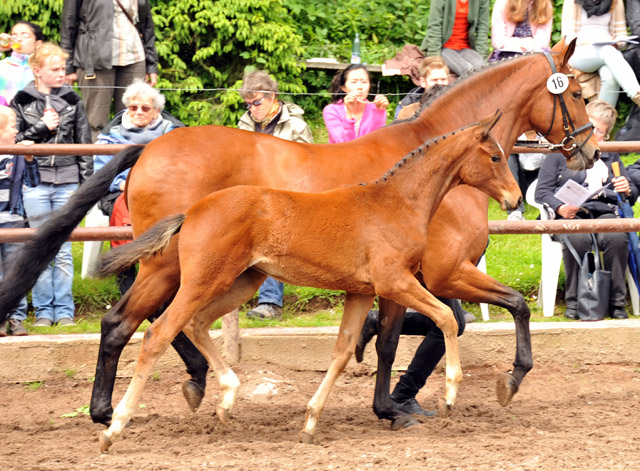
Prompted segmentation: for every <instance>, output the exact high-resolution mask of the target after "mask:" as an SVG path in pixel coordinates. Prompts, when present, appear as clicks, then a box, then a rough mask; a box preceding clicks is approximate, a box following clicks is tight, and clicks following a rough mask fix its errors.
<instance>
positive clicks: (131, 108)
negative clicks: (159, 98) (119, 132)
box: [129, 105, 153, 113]
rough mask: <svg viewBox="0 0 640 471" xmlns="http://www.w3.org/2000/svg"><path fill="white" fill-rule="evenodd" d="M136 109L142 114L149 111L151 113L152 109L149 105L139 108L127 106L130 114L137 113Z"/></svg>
mask: <svg viewBox="0 0 640 471" xmlns="http://www.w3.org/2000/svg"><path fill="white" fill-rule="evenodd" d="M138 108H140V110H141V111H142V112H143V113H148V112H149V111H151V110H152V109H153V107H152V106H149V105H141V106H138V105H129V111H131V112H132V113H135V112H136V111H138Z"/></svg>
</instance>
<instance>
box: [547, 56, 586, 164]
mask: <svg viewBox="0 0 640 471" xmlns="http://www.w3.org/2000/svg"><path fill="white" fill-rule="evenodd" d="M544 55H545V57H546V58H547V60H548V61H549V65H550V66H551V73H552V74H556V73H558V69H557V68H556V63H555V62H554V61H553V58H552V57H551V54H550V53H548V52H544ZM549 93H551V91H549ZM563 93H564V92H562V93H559V94H555V93H554V94H553V114H552V115H551V125H550V126H549V130H548V131H547V132H546V133H545V134H543V135H544V137H547V136H548V135H549V134H550V133H551V130H552V129H553V123H554V122H555V119H556V108H557V103H558V102H560V110H561V111H562V127H563V129H564V134H565V137H564V139H563V140H562V142H561V143H560V144H551V145H550V146H549V149H551V150H563V151H565V152H568V153H569V157H573V156H574V155H576V154H577V153H578V152H580V151H581V150H582V148H583V147H584V145H585V144H586V143H587V141H588V140H589V139H590V138H591V136H592V135H593V124H592V123H590V122H589V123H587V124H584V125H582V126H580V127H579V128H578V129H576V127H575V126H574V124H573V120H572V119H571V115H569V110H568V109H567V105H566V103H565V102H564V97H563V96H562V94H563ZM586 131H589V135H588V136H587V138H586V139H585V140H584V141H582V143H581V144H580V145H578V143H577V141H576V136H577V135H578V134H582V133H583V132H586Z"/></svg>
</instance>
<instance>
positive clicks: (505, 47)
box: [491, 0, 553, 57]
mask: <svg viewBox="0 0 640 471" xmlns="http://www.w3.org/2000/svg"><path fill="white" fill-rule="evenodd" d="M552 23H553V5H552V4H551V1H550V0H496V3H495V5H494V6H493V14H492V15H491V45H492V46H493V49H494V50H495V51H498V52H499V55H500V57H504V56H509V55H513V54H509V53H517V54H522V53H524V52H539V51H548V50H549V41H550V40H551V26H552ZM505 52H506V54H504V53H505ZM494 54H495V52H494Z"/></svg>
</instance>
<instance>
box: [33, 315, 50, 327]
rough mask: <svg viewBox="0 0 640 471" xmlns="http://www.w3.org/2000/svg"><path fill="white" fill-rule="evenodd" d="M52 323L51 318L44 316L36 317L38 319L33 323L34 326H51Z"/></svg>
mask: <svg viewBox="0 0 640 471" xmlns="http://www.w3.org/2000/svg"><path fill="white" fill-rule="evenodd" d="M52 325H53V322H51V321H50V320H49V319H45V318H44V317H41V318H40V319H36V321H35V322H34V323H33V326H34V327H51V326H52Z"/></svg>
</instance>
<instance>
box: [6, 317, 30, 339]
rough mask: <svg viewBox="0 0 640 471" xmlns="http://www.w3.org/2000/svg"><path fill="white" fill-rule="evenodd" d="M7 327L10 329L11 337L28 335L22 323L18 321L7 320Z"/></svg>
mask: <svg viewBox="0 0 640 471" xmlns="http://www.w3.org/2000/svg"><path fill="white" fill-rule="evenodd" d="M9 327H11V335H15V336H17V337H21V336H23V335H28V334H29V332H27V329H26V328H25V327H24V325H23V324H22V321H19V320H18V319H9Z"/></svg>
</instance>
